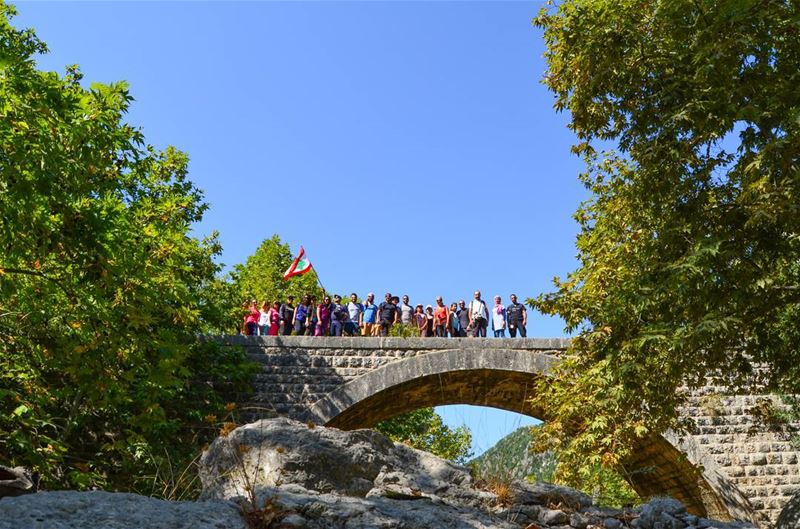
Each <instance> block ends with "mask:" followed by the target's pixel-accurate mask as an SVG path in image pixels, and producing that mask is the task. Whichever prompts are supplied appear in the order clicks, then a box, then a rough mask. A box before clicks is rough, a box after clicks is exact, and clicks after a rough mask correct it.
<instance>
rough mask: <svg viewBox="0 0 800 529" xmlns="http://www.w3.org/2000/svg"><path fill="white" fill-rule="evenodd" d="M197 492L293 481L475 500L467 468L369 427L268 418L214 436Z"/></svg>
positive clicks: (356, 491) (222, 492)
mask: <svg viewBox="0 0 800 529" xmlns="http://www.w3.org/2000/svg"><path fill="white" fill-rule="evenodd" d="M200 479H201V482H202V484H203V492H202V495H201V499H217V500H230V499H240V498H247V497H248V495H249V494H250V491H251V490H258V489H262V488H274V487H279V486H286V485H296V486H299V487H302V488H303V489H305V490H310V491H315V492H319V493H332V494H338V495H341V496H353V497H361V498H364V497H367V496H369V497H376V496H377V497H388V498H394V499H399V498H405V497H408V498H423V497H424V498H429V499H442V498H446V499H448V500H450V503H453V504H459V505H467V506H477V505H483V504H484V503H486V502H489V501H491V497H490V496H491V495H489V494H487V493H485V492H482V491H479V490H476V489H475V488H474V487H473V480H472V477H471V476H470V473H469V470H468V469H467V468H465V467H462V466H458V465H455V464H453V463H451V462H449V461H445V460H444V459H441V458H439V457H436V456H434V455H432V454H429V453H427V452H422V451H420V450H415V449H413V448H409V447H407V446H405V445H403V444H400V443H393V442H391V441H390V440H389V439H387V438H386V437H385V436H383V435H381V434H380V433H378V432H375V431H373V430H355V431H352V432H345V431H342V430H337V429H335V428H324V427H317V426H314V425H306V424H303V423H300V422H297V421H293V420H290V419H283V418H279V419H267V420H261V421H257V422H254V423H252V424H248V425H246V426H242V427H240V428H237V429H235V430H234V431H233V432H231V433H230V434H228V435H227V436H226V437H220V438H218V439H217V440H215V441H214V442H213V443H212V444H211V446H210V447H209V449H208V450H207V451H206V452H205V453H204V454H203V456H202V458H201V459H200Z"/></svg>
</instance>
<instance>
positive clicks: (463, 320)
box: [457, 299, 470, 338]
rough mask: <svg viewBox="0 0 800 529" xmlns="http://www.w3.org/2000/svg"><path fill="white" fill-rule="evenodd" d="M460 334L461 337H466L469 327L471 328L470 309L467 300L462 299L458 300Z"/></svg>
mask: <svg viewBox="0 0 800 529" xmlns="http://www.w3.org/2000/svg"><path fill="white" fill-rule="evenodd" d="M457 315H458V326H459V329H458V335H459V336H460V337H461V338H466V336H467V329H469V322H470V318H469V309H467V305H466V302H465V301H464V300H463V299H462V300H459V302H458V312H457Z"/></svg>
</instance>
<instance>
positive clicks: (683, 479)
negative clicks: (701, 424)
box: [307, 348, 758, 524]
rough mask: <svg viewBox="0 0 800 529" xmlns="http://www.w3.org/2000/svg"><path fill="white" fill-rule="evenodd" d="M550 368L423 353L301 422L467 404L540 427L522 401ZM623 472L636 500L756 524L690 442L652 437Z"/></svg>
mask: <svg viewBox="0 0 800 529" xmlns="http://www.w3.org/2000/svg"><path fill="white" fill-rule="evenodd" d="M556 362H558V358H557V357H556V356H553V355H549V354H546V353H540V352H532V351H527V350H514V349H491V350H490V349H469V348H464V349H451V350H443V351H436V352H430V353H425V354H421V355H417V356H413V357H409V358H405V359H403V360H401V361H397V362H392V363H390V364H388V365H386V366H383V367H381V368H378V369H375V370H374V371H371V372H369V373H367V374H365V375H362V376H360V377H358V378H357V379H354V380H351V381H350V382H348V383H347V384H345V385H343V386H341V387H340V388H338V389H336V390H334V391H332V392H331V393H329V394H327V395H326V396H325V397H323V398H322V399H321V400H319V401H317V402H316V403H315V404H314V405H313V406H311V408H310V409H309V410H308V416H307V419H308V420H310V421H313V422H316V423H318V424H323V425H326V426H333V427H336V428H340V429H343V430H354V429H357V428H369V427H372V426H374V425H375V424H376V423H378V422H380V421H382V420H385V419H389V418H391V417H394V416H396V415H399V414H402V413H405V412H409V411H413V410H416V409H419V408H424V407H433V406H441V405H447V404H471V405H476V406H489V407H493V408H499V409H503V410H507V411H513V412H517V413H522V414H524V415H528V416H531V417H535V418H538V419H542V420H547V413H546V410H542V409H534V408H532V407H531V405H530V403H529V402H528V401H529V400H530V396H531V395H532V392H533V391H534V388H535V386H536V383H537V382H538V381H539V380H541V377H546V376H548V373H549V372H550V370H551V369H552V367H553V366H554V365H555V363H556ZM624 467H625V471H626V474H627V476H628V479H629V481H630V482H631V485H632V486H633V488H634V490H636V491H637V492H638V493H639V494H640V495H642V496H643V497H649V496H653V495H669V496H672V497H674V498H677V499H678V500H680V501H682V502H683V503H684V505H686V507H687V509H688V510H689V512H691V513H693V514H696V515H698V516H707V517H713V518H716V519H720V520H731V519H743V520H748V521H752V522H754V523H756V524H758V521H757V520H755V519H754V514H753V513H754V511H753V509H752V507H751V506H750V504H749V501H748V500H747V498H746V497H745V496H744V495H743V494H742V493H741V492H740V491H739V489H738V488H737V487H736V486H735V485H733V484H732V483H731V482H730V481H728V480H727V479H726V478H725V477H724V476H723V475H722V473H721V472H719V471H718V470H717V469H716V467H715V465H714V463H713V461H712V460H711V458H710V457H707V456H705V455H704V454H703V453H702V450H700V448H699V447H698V446H696V445H693V444H692V442H691V440H690V439H681V438H679V437H678V436H676V435H674V434H671V433H667V434H666V436H660V435H659V436H655V437H653V438H651V439H649V440H648V441H646V442H643V443H642V444H641V445H640V446H639V447H638V449H637V450H636V453H635V454H634V457H632V458H631V460H630V461H627V462H626V463H625V465H624Z"/></svg>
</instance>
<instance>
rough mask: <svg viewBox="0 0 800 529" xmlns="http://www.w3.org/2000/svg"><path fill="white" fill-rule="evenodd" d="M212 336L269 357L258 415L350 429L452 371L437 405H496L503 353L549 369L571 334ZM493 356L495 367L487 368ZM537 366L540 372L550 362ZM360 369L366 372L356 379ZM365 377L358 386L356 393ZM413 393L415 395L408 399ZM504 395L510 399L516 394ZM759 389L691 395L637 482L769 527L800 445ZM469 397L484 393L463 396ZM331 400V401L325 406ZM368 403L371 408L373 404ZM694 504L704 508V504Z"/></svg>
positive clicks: (785, 494) (510, 378) (647, 450)
mask: <svg viewBox="0 0 800 529" xmlns="http://www.w3.org/2000/svg"><path fill="white" fill-rule="evenodd" d="M204 339H212V340H215V341H220V342H222V343H223V344H226V345H231V346H242V347H244V348H245V349H246V350H247V351H248V353H249V355H250V357H251V358H252V359H254V360H256V361H258V362H260V363H261V364H262V371H261V373H260V374H258V375H256V379H255V380H254V394H253V395H252V396H251V397H250V398H249V399H246V400H245V402H242V403H241V404H242V405H243V408H248V406H249V409H250V411H251V413H254V416H274V415H285V416H290V417H294V418H297V419H301V420H315V421H316V422H321V423H322V422H326V423H327V424H329V425H330V426H337V427H341V428H343V429H352V428H356V427H364V426H371V425H372V424H374V422H376V421H370V420H369V419H370V416H371V415H374V413H373V412H374V410H375V409H377V408H376V406H377V407H378V408H380V407H381V406H395V409H398V410H399V409H402V408H403V406H413V405H416V404H415V402H417V403H419V402H421V401H419V398H417V397H419V393H420V392H422V393H425V392H426V391H430V390H431V388H433V387H435V384H439V385H440V386H441V384H442V382H441V380H440V378H441V377H442V376H444V377H449V378H448V379H447V381H448V384H449V386H450V387H451V389H452V390H453V391H452V394H450V395H449V396H447V395H446V396H445V397H447V398H444V399H443V400H444V401H443V402H439V403H436V404H430V405H439V404H454V403H463V404H477V405H493V404H492V403H491V402H490V401H491V399H492V398H494V399H495V401H497V399H498V398H501V397H502V393H503V391H506V392H511V391H512V389H511V387H513V386H514V385H515V384H525V383H526V381H525V380H524V379H523V378H521V377H520V376H519V375H520V371H519V370H517V371H514V370H513V369H512V370H505V369H501V368H502V367H503V366H502V365H498V363H502V361H503V360H504V358H505V359H506V360H513V359H512V358H510V357H507V356H506V357H504V356H503V355H511V356H515V355H516V357H517V361H518V362H519V358H520V357H522V356H523V355H524V353H525V352H528V353H530V352H532V353H535V354H536V356H537V357H538V358H540V363H539V364H538V366H537V367H536V369H537V370H538V369H544V364H543V363H542V362H545V361H544V360H541V358H543V357H544V358H554V357H557V356H558V355H560V354H561V353H563V351H564V350H565V349H566V347H567V346H568V344H569V340H568V339H563V338H529V339H480V338H478V339H475V338H464V339H449V338H397V337H387V338H360V337H355V338H348V337H344V338H340V337H302V336H283V337H271V336H267V337H245V336H229V337H216V338H215V337H205V338H204ZM426 355H434V356H437V355H438V357H439V360H438V361H440V362H441V361H443V360H442V359H443V358H444V357H448V359H447V361H446V362H444V364H442V365H440V366H439V367H436V366H433V365H431V362H432V361H433V360H434V356H429V358H428V359H425V358H424V357H425V356H426ZM490 356H493V357H494V360H493V361H491V362H489V363H488V364H487V363H486V362H484V363H483V364H476V363H474V362H475V358H476V357H479V358H484V360H485V359H487V358H489V357H490ZM417 357H419V358H417ZM459 357H460V360H459ZM414 359H416V360H414ZM403 361H409V362H408V363H407V364H404V365H403V366H400V365H395V366H393V367H392V364H395V363H399V362H403ZM470 361H472V362H473V363H471V364H470ZM459 362H460V363H459ZM545 363H546V362H545ZM448 366H449V367H448ZM487 366H491V368H489V369H487ZM470 368H472V369H470ZM447 369H450V371H449V372H448V371H447ZM521 369H524V368H521ZM443 370H444V371H443ZM537 372H538V373H539V374H541V373H542V372H543V371H537ZM392 373H394V374H392ZM457 374H458V376H456V375H457ZM362 377H363V378H362ZM431 377H437V379H436V380H434V379H433V378H431ZM504 377H505V378H506V379H507V381H504ZM515 377H516V378H515ZM370 378H371V379H373V380H378V379H381V378H382V379H383V382H382V383H381V384H378V385H377V386H374V387H375V390H376V392H375V394H372V395H370V394H369V393H370V392H369V391H368V390H365V389H364V388H369V387H370V384H368V383H367V382H368V379H370ZM359 379H361V382H357V381H358V380H359ZM414 380H416V381H417V382H413V381H414ZM503 382H506V384H505V387H502V388H500V389H498V390H496V391H495V392H494V394H492V391H491V388H490V387H489V386H490V385H491V384H494V383H498V384H500V383H503ZM392 384H394V385H392ZM359 386H360V388H361V389H359V390H358V391H360V396H359V395H357V394H354V393H353V392H354V391H355V390H356V388H357V387H359ZM415 392H416V393H415ZM459 392H460V393H459ZM415 394H416V395H417V397H414V395H415ZM509 394H510V393H509ZM407 395H411V397H412V399H411V400H409V402H403V399H404V398H405V396H407ZM497 395H501V397H498V396H497ZM709 395H713V396H714V399H718V400H719V402H720V403H721V406H720V407H721V409H709V408H708V405H707V403H706V402H704V401H703V399H704V398H705V399H706V400H708V396H709ZM414 398H417V401H414V400H413V399H414ZM502 398H506V399H509V397H508V396H505V397H502ZM515 398H519V397H518V396H517V397H515ZM760 398H763V396H760V395H732V394H726V393H725V389H724V388H714V387H709V388H704V389H703V390H701V391H699V392H697V395H696V396H694V397H693V399H692V402H691V404H690V405H689V406H687V407H686V409H684V410H682V414H683V415H684V416H688V417H691V418H692V419H693V420H694V421H695V423H696V424H697V432H696V433H693V434H692V435H684V436H682V437H681V436H678V435H677V434H674V433H673V432H667V434H665V436H664V437H663V438H660V439H656V440H654V441H653V442H652V443H650V445H649V446H647V447H643V450H642V452H641V454H642V457H641V458H640V459H641V460H639V461H636V462H635V464H636V465H638V466H640V467H647V466H648V464H649V463H652V462H653V461H659V464H660V465H662V466H661V467H658V468H656V471H657V472H661V473H662V475H661V476H657V477H655V478H653V479H652V480H651V483H649V484H648V483H646V482H647V479H645V480H644V481H645V485H644V486H642V483H639V484H638V486H637V484H636V483H634V486H635V488H637V489H640V491H641V490H644V492H646V493H647V494H653V493H656V492H658V491H655V490H654V487H656V488H657V487H659V486H660V487H662V488H664V487H666V488H665V489H664V490H662V491H661V493H667V494H671V495H673V496H676V497H678V498H679V499H682V501H684V502H685V503H687V505H689V506H690V507H692V503H695V502H696V501H700V502H701V503H702V504H703V507H702V509H703V511H705V512H707V514H709V515H714V516H718V517H722V518H726V517H728V516H733V517H736V518H744V519H748V518H749V519H751V520H752V521H754V522H756V524H757V525H759V526H760V527H762V528H765V529H766V528H769V527H771V526H772V525H773V524H774V522H775V520H777V517H778V515H779V514H780V511H781V509H782V508H783V505H784V504H785V503H786V502H787V501H788V499H789V498H790V497H791V495H792V494H794V493H795V492H797V491H798V490H800V468H798V464H797V462H798V455H799V454H798V452H797V451H796V450H795V449H794V448H793V447H792V446H791V443H790V442H789V440H788V439H787V438H786V437H785V435H782V434H781V433H780V432H771V431H761V432H757V431H754V430H756V428H757V425H755V424H754V423H753V420H752V417H750V416H749V414H747V411H746V410H747V408H748V407H752V406H753V405H755V403H756V402H757V401H758V399H760ZM342 399H344V400H342ZM459 399H461V400H460V401H459ZM464 399H466V400H469V399H472V400H473V401H475V400H481V399H484V400H483V401H482V402H468V401H467V402H465V401H464ZM486 399H488V400H486ZM381 402H383V404H381ZM359 403H361V404H359ZM386 403H389V404H386ZM496 403H497V402H495V403H494V404H495V406H494V407H501V408H502V409H511V410H512V411H518V412H521V413H527V414H529V415H534V416H539V417H542V416H543V413H542V412H540V411H535V410H523V409H518V408H512V407H507V406H506V407H504V406H497V405H496ZM326 406H327V407H329V409H328V410H327V411H326V412H325V413H322V410H323V408H325V407H326ZM342 406H344V409H342ZM370 406H371V407H372V408H373V409H372V411H369V408H370ZM336 410H339V411H340V413H339V415H338V417H339V418H338V419H337V418H336V417H333V418H331V416H330V414H331V413H334V414H335V413H337V411H336ZM347 410H350V411H349V412H348V411H347ZM344 412H347V413H344ZM379 420H380V419H379ZM668 447H669V448H668ZM672 451H674V453H673V452H672ZM648 458H649V461H648ZM687 458H688V459H687ZM681 460H686V461H690V462H691V463H693V464H694V465H697V466H696V468H697V469H699V472H700V473H701V474H702V479H698V480H697V481H696V483H693V484H690V485H689V487H688V489H687V486H686V484H681V483H680V482H681V480H685V479H686V478H687V476H689V475H690V473H691V468H690V467H692V465H689V467H687V466H686V465H685V464H683V463H682V462H681ZM649 466H650V467H652V465H649ZM692 468H695V467H692ZM695 474H697V471H695ZM640 481H642V480H641V479H640ZM670 488H671V490H670ZM689 489H691V490H689ZM687 495H688V496H687ZM682 496H683V497H682ZM694 510H695V511H697V510H698V509H697V506H694ZM720 510H724V512H720Z"/></svg>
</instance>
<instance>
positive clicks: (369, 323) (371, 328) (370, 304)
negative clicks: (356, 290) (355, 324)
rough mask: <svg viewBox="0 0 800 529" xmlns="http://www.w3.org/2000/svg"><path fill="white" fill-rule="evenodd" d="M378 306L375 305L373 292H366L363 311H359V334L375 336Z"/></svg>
mask: <svg viewBox="0 0 800 529" xmlns="http://www.w3.org/2000/svg"><path fill="white" fill-rule="evenodd" d="M377 321H378V306H377V305H375V294H373V293H372V292H370V293H369V294H367V300H366V301H365V302H364V312H362V313H361V336H377V335H378V326H377V325H376V322H377Z"/></svg>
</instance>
